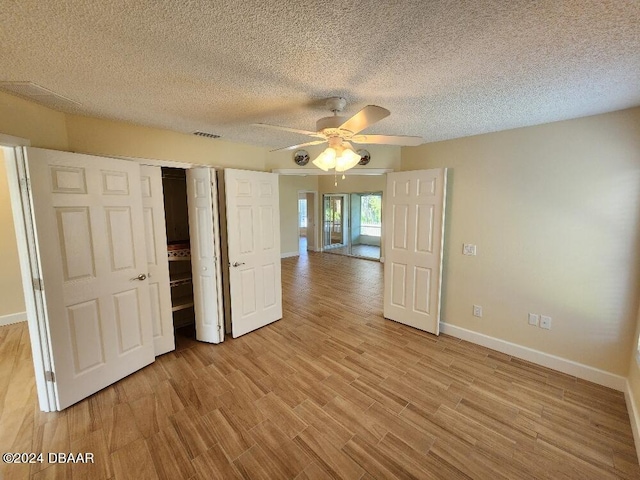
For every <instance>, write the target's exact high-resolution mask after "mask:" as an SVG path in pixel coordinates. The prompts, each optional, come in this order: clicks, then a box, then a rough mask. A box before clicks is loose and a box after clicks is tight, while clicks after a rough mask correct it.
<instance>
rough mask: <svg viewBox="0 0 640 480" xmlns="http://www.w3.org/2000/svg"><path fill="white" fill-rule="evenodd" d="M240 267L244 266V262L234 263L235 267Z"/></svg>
mask: <svg viewBox="0 0 640 480" xmlns="http://www.w3.org/2000/svg"><path fill="white" fill-rule="evenodd" d="M240 265H244V262H242V263H239V262H233V265H232V266H233V267H239V266H240Z"/></svg>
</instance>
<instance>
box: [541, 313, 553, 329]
mask: <svg viewBox="0 0 640 480" xmlns="http://www.w3.org/2000/svg"><path fill="white" fill-rule="evenodd" d="M540 328H544V329H545V330H551V317H547V316H546V315H540Z"/></svg>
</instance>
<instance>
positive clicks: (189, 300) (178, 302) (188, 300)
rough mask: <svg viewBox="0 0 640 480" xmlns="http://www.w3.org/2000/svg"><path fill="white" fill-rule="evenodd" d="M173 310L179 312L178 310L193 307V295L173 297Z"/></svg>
mask: <svg viewBox="0 0 640 480" xmlns="http://www.w3.org/2000/svg"><path fill="white" fill-rule="evenodd" d="M171 304H172V307H171V311H172V312H177V311H178V310H184V309H185V308H191V307H193V296H192V295H186V296H184V297H175V298H172V299H171Z"/></svg>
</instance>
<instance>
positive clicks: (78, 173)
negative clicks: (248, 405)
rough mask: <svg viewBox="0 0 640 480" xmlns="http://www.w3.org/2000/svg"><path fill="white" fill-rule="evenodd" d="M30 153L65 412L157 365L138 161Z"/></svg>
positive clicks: (58, 382) (49, 314)
mask: <svg viewBox="0 0 640 480" xmlns="http://www.w3.org/2000/svg"><path fill="white" fill-rule="evenodd" d="M25 151H26V157H27V165H28V172H29V176H30V180H31V191H32V200H33V214H34V220H35V230H36V243H37V247H38V250H39V254H40V255H39V258H40V261H41V265H40V267H41V275H42V280H43V287H44V294H43V298H44V303H45V310H46V313H45V319H44V321H45V323H46V327H47V329H48V332H49V336H50V340H51V343H50V349H51V356H52V361H53V365H54V374H55V382H54V385H55V390H56V394H57V408H58V409H63V408H66V407H68V406H69V405H71V404H73V403H76V402H78V401H79V400H81V399H83V398H85V397H87V396H89V395H91V394H92V393H95V392H97V391H98V390H100V389H102V388H104V387H106V386H108V385H110V384H112V383H114V382H116V381H117V380H119V379H121V378H123V377H125V376H127V375H129V374H131V373H132V372H134V371H136V370H138V369H140V368H142V367H144V366H145V365H147V364H149V363H151V362H153V361H154V344H153V335H152V325H151V311H150V301H149V281H148V280H147V279H146V274H147V273H148V272H147V254H146V251H145V238H144V235H145V234H144V229H143V228H141V226H142V225H143V222H144V217H143V209H142V200H141V192H140V185H141V183H140V167H139V165H138V164H136V163H133V162H128V161H122V160H114V159H106V158H101V157H94V156H89V155H79V154H73V153H67V152H58V151H51V150H42V149H37V148H27V149H25Z"/></svg>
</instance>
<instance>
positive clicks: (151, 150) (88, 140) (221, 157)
mask: <svg viewBox="0 0 640 480" xmlns="http://www.w3.org/2000/svg"><path fill="white" fill-rule="evenodd" d="M0 133H3V134H7V135H13V136H17V137H23V138H26V139H29V140H30V141H31V145H32V146H34V147H41V148H50V149H54V150H69V151H75V152H80V153H89V154H94V155H101V154H102V155H114V156H130V157H144V158H156V159H161V160H172V161H182V162H192V163H199V164H205V165H213V166H221V167H235V168H246V169H251V170H264V167H265V156H266V149H265V148H261V147H253V146H249V145H242V144H237V143H231V142H227V141H224V140H221V139H218V140H209V139H206V138H200V137H196V136H194V135H187V134H182V133H177V132H171V131H168V130H161V129H156V128H148V127H142V126H137V125H132V124H127V123H123V122H115V121H110V120H103V119H98V118H90V117H83V116H79V115H69V114H64V113H60V112H56V111H54V110H50V109H48V108H45V107H42V106H40V105H38V104H36V103H33V102H29V101H26V100H22V99H20V98H18V97H14V96H11V95H7V94H5V93H2V92H0ZM0 169H1V172H0V199H1V200H2V203H1V204H0V220H1V221H3V224H4V225H7V227H6V228H3V230H2V232H1V233H0V247H2V250H0V251H1V252H2V255H3V268H2V269H0V316H1V315H6V314H12V313H19V312H23V311H24V309H25V307H24V301H23V295H22V290H21V279H20V275H19V273H20V272H19V269H18V267H17V265H18V257H17V250H16V244H15V235H14V231H13V222H12V221H11V208H10V204H9V200H8V189H7V185H6V178H5V177H6V175H5V171H4V161H3V162H2V165H0ZM14 267H15V268H14ZM16 292H17V293H16Z"/></svg>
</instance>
